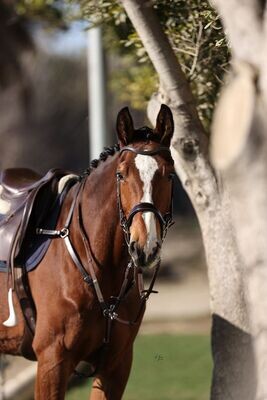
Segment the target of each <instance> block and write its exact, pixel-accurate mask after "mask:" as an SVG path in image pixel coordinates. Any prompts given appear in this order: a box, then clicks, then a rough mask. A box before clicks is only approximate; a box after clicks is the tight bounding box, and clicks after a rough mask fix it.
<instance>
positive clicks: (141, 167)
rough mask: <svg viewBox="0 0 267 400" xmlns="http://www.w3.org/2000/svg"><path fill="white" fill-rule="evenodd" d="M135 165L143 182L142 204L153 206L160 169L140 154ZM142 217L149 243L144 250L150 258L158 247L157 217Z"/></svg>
mask: <svg viewBox="0 0 267 400" xmlns="http://www.w3.org/2000/svg"><path fill="white" fill-rule="evenodd" d="M135 165H136V168H137V169H138V171H139V175H140V179H141V181H142V182H143V197H142V199H141V200H140V201H141V203H152V204H153V200H152V179H153V177H154V175H155V172H156V171H157V169H158V163H157V161H156V160H155V159H154V158H153V157H151V156H146V155H142V154H138V155H137V156H136V157H135ZM142 217H143V219H144V222H145V226H146V230H147V242H146V246H145V249H144V250H145V252H146V255H147V256H148V255H149V254H151V252H152V250H153V249H154V247H155V246H156V245H157V227H156V217H155V215H154V213H153V212H144V213H142Z"/></svg>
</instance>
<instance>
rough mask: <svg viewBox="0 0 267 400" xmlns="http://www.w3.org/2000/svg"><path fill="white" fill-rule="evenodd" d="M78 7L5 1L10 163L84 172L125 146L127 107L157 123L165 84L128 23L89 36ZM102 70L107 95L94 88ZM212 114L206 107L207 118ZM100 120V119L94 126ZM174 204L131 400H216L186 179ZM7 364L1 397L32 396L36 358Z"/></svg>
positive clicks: (0, 118)
mask: <svg viewBox="0 0 267 400" xmlns="http://www.w3.org/2000/svg"><path fill="white" fill-rule="evenodd" d="M81 3H82V2H81ZM88 3H89V4H90V3H91V2H88ZM79 12H80V10H78V9H77V8H76V6H74V5H73V4H71V3H68V2H64V3H62V2H60V1H54V2H46V1H28V2H12V1H10V0H0V46H1V52H0V149H1V158H0V167H1V169H4V168H9V167H29V168H32V169H34V170H36V171H38V172H40V173H45V172H46V171H47V170H48V169H50V168H54V167H60V168H65V169H68V170H73V171H75V172H77V173H80V172H82V171H83V170H84V169H86V168H87V167H88V165H89V160H90V158H92V157H96V156H97V155H98V154H99V152H100V151H101V150H102V149H101V146H102V145H107V146H108V145H113V144H115V143H116V132H115V129H114V128H115V121H116V116H117V113H118V111H119V110H120V109H121V108H122V107H125V106H126V105H127V106H129V108H130V110H131V113H132V116H133V120H134V121H135V125H136V127H141V126H143V125H149V122H148V120H147V117H146V111H145V110H146V104H147V101H148V100H149V98H150V96H151V94H152V93H153V91H154V90H155V88H156V87H157V81H156V77H155V74H154V72H153V70H152V67H151V65H150V63H149V62H148V60H147V58H146V55H145V53H144V50H143V48H142V47H141V46H140V47H139V48H138V43H136V38H135V37H134V34H132V36H131V35H130V36H129V31H128V30H127V29H128V28H127V26H126V25H125V26H124V25H123V23H122V24H121V25H119V24H118V25H117V26H116V25H115V27H114V26H112V25H111V24H108V23H107V24H106V26H105V29H101V30H100V28H93V30H94V32H93V33H92V32H89V33H88V28H89V26H90V25H91V22H88V21H81V20H79V18H78V17H79ZM88 12H89V11H88ZM116 18H121V19H123V18H124V17H123V15H119V14H118V15H117V16H116ZM122 22H123V21H122ZM93 30H92V31H93ZM96 31H98V32H96ZM129 37H131V38H132V41H131V40H129ZM96 38H97V39H96ZM126 38H128V39H127V40H128V43H127V40H126ZM133 45H134V46H135V49H134V51H133ZM92 46H93V47H92ZM136 48H137V50H136ZM92 49H93V50H92ZM96 49H97V50H96ZM96 51H99V54H100V58H99V60H98V62H99V63H100V64H97V65H95V62H96V60H95V58H94V55H95V52H96ZM101 71H102V72H101ZM99 72H101V74H100V75H101V76H100V77H99V76H98V78H99V79H101V82H100V85H102V86H101V91H102V93H103V99H102V100H101V99H97V98H96V93H94V91H93V88H92V82H91V84H90V80H91V79H92V76H93V77H95V75H94V74H97V73H99ZM98 75H99V74H98ZM93 79H96V78H93ZM90 91H91V92H90ZM101 101H102V106H101V110H100V111H101V112H100V114H99V104H101ZM99 102H100V103H99ZM94 103H95V104H94ZM202 103H203V104H204V101H203V102H202ZM203 104H202V105H203ZM95 112H96V113H98V114H97V115H95V114H94V113H95ZM210 112H211V111H210V109H209V108H207V107H206V108H205V107H204V106H203V118H206V119H207V121H208V119H209V113H210ZM99 115H100V117H99ZM97 118H98V119H99V118H101V122H99V120H98V122H95V120H94V119H96V120H97ZM103 121H104V123H103ZM97 124H98V125H97ZM99 146H100V147H99ZM174 209H175V220H176V224H175V225H174V226H173V227H172V228H171V230H170V232H169V233H168V236H167V239H166V241H165V244H164V250H163V261H162V267H161V272H160V277H159V279H158V281H157V284H156V289H157V290H159V294H158V295H154V296H151V299H150V300H149V304H148V307H147V312H146V317H145V320H144V323H143V325H142V329H141V332H140V336H139V338H138V339H137V341H136V346H135V361H134V366H133V371H132V374H131V378H130V381H129V384H128V387H127V391H126V393H125V397H124V398H125V399H126V400H130V399H131V400H137V399H140V398H142V399H151V400H152V399H153V400H156V399H161V400H167V399H179V400H189V399H191V400H193V399H196V400H202V399H203V400H204V399H206V398H207V397H208V393H209V381H210V374H211V360H210V350H209V330H210V318H209V294H208V283H207V276H206V267H205V258H204V250H203V247H202V242H201V237H200V231H199V228H198V223H197V220H196V217H195V215H194V212H193V209H192V207H191V205H190V203H189V201H188V198H187V196H186V194H185V192H184V191H183V189H182V186H181V184H180V182H179V180H178V178H177V179H176V185H175V199H174ZM1 363H2V368H1V374H2V375H1V393H2V396H4V395H5V398H10V399H13V400H15V399H20V400H23V399H25V400H26V399H28V400H29V399H31V398H33V384H34V375H35V368H36V366H35V364H34V365H32V364H31V363H29V362H26V361H24V360H22V359H17V358H9V357H4V358H3V357H2V359H1ZM26 371H28V372H26ZM18 382H22V383H21V384H20V386H19V385H18ZM88 385H89V383H88V382H84V381H83V380H81V381H78V382H77V380H76V381H75V382H74V384H73V385H72V386H71V388H70V391H69V394H68V396H67V399H69V400H71V399H73V400H74V399H77V400H78V399H82V398H87V396H88V395H87V391H88V388H87V386H88ZM22 388H23V389H22ZM0 398H1V397H0ZM2 398H4V397H2Z"/></svg>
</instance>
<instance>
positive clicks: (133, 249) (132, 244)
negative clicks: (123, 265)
mask: <svg viewBox="0 0 267 400" xmlns="http://www.w3.org/2000/svg"><path fill="white" fill-rule="evenodd" d="M135 245H136V242H135V241H132V242H131V243H130V246H129V250H130V252H131V253H134V252H135V250H136V247H135Z"/></svg>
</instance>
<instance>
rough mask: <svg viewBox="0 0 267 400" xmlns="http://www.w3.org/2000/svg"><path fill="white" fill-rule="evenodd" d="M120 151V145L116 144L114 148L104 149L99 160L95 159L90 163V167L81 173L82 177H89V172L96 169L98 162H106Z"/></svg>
mask: <svg viewBox="0 0 267 400" xmlns="http://www.w3.org/2000/svg"><path fill="white" fill-rule="evenodd" d="M119 150H120V145H119V144H118V143H117V144H115V145H114V146H109V147H104V150H103V151H102V152H101V153H100V155H99V158H96V159H94V160H92V161H91V162H90V165H89V167H88V168H86V170H85V171H84V173H83V176H86V175H90V174H91V172H92V171H93V170H94V169H96V168H97V167H98V164H99V163H100V161H106V159H107V158H108V157H109V156H113V155H114V154H115V153H117V152H118V151H119Z"/></svg>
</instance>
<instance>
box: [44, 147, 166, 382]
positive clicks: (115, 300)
mask: <svg viewBox="0 0 267 400" xmlns="http://www.w3.org/2000/svg"><path fill="white" fill-rule="evenodd" d="M124 151H131V152H134V153H136V154H142V155H148V156H153V155H156V154H159V153H160V152H162V151H165V152H168V153H170V150H169V149H168V148H167V147H162V146H159V147H158V148H157V149H155V150H137V149H135V148H133V147H129V146H127V147H123V148H122V149H121V150H120V154H122V153H123V152H124ZM118 175H119V174H117V203H118V208H119V216H120V225H121V227H122V229H123V232H124V235H125V241H126V243H127V245H128V246H129V240H130V227H131V223H132V221H133V218H134V216H135V215H136V214H137V213H139V212H153V213H154V214H155V216H156V217H157V219H158V221H159V224H160V227H161V238H162V240H163V239H164V238H165V236H166V233H167V230H168V228H169V227H170V226H171V225H172V224H173V223H174V222H173V220H172V197H173V179H172V178H173V177H172V176H171V179H172V189H171V190H172V192H171V204H170V209H169V211H168V212H167V213H166V214H164V215H162V214H161V212H160V211H159V210H158V209H157V208H156V207H155V206H154V205H153V204H152V203H139V204H137V205H135V206H134V207H133V209H132V210H131V211H130V213H129V216H128V218H126V216H125V213H124V210H123V207H122V203H121V194H120V177H119V176H118ZM85 182H86V180H85V179H84V180H83V181H79V182H78V183H77V186H76V188H75V192H74V196H73V200H72V204H71V206H70V209H69V212H68V215H67V218H66V222H65V224H64V227H63V228H62V229H60V230H48V229H41V228H39V229H37V234H42V235H49V236H51V237H52V238H61V239H63V240H64V242H65V245H66V248H67V250H68V252H69V254H70V257H71V258H72V260H73V262H74V264H75V266H76V267H77V268H78V270H79V272H80V273H81V275H82V278H83V280H84V282H85V283H87V284H88V285H89V286H93V287H94V290H95V293H96V296H97V299H98V302H99V305H100V308H101V310H102V313H103V316H104V318H105V319H106V330H105V336H104V339H103V344H104V345H107V344H108V343H109V342H110V336H111V326H112V323H113V321H117V322H119V323H122V324H125V325H129V326H132V325H135V324H136V323H137V322H138V320H139V318H140V316H141V315H142V311H143V309H144V306H145V304H146V301H147V300H148V298H149V296H150V294H151V293H157V292H156V291H154V290H153V287H154V283H155V281H156V277H157V274H158V271H159V267H160V262H158V263H157V265H156V267H155V269H154V274H153V277H152V279H151V282H150V285H149V287H148V289H146V290H145V289H144V282H143V274H142V270H141V268H137V267H136V266H135V264H134V262H133V260H130V261H129V263H128V265H127V267H126V270H125V273H124V279H123V282H122V286H121V288H120V291H119V294H118V296H116V297H114V296H111V298H110V299H109V301H108V302H106V301H105V299H104V296H103V294H102V291H101V288H100V285H99V282H98V279H97V276H96V273H95V269H94V262H93V259H92V256H91V249H90V243H89V239H88V236H87V234H86V230H85V228H84V225H83V219H82V208H81V198H79V194H80V193H82V191H83V189H84V185H85ZM78 198H79V203H78V223H79V229H80V234H81V238H82V241H83V245H84V248H85V252H86V258H87V264H88V270H89V273H88V272H87V270H86V269H85V267H84V266H83V263H82V261H81V259H80V257H79V254H78V253H77V252H76V250H75V248H74V246H73V244H72V242H71V239H70V236H69V234H70V225H71V222H72V218H73V214H74V209H75V206H76V205H77V199H78ZM129 255H130V253H129ZM131 272H132V273H131ZM136 281H137V286H138V290H139V294H140V300H141V302H140V307H139V310H138V312H137V315H136V317H135V318H134V319H133V320H130V321H128V320H124V319H122V318H120V317H119V315H118V312H117V310H118V308H119V306H120V304H121V302H122V301H123V300H124V299H125V297H126V296H127V294H128V293H129V291H130V290H131V288H132V287H133V286H134V285H135V284H136ZM77 374H78V375H79V373H77ZM80 375H81V374H80Z"/></svg>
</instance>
